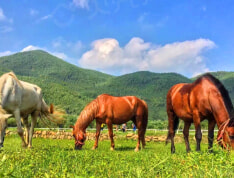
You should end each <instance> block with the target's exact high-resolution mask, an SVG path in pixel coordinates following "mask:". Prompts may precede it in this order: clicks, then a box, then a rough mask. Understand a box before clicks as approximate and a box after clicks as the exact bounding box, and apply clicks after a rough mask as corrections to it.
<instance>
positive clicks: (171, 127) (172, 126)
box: [166, 89, 179, 144]
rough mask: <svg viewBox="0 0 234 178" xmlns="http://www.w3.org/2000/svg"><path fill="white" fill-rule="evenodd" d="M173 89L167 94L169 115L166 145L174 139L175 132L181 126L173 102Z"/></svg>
mask: <svg viewBox="0 0 234 178" xmlns="http://www.w3.org/2000/svg"><path fill="white" fill-rule="evenodd" d="M171 91H172V90H171V89H170V90H169V91H168V93H167V115H168V134H167V139H166V144H168V142H169V141H170V140H171V138H172V137H174V133H175V131H176V130H177V129H178V126H179V118H178V117H177V116H176V115H175V113H174V110H173V106H172V101H171V99H172V98H171Z"/></svg>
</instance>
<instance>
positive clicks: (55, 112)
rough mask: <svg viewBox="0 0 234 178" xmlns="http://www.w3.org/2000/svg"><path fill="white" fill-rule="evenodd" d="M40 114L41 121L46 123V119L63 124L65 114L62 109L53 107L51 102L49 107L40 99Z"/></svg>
mask: <svg viewBox="0 0 234 178" xmlns="http://www.w3.org/2000/svg"><path fill="white" fill-rule="evenodd" d="M40 114H41V118H42V122H44V123H47V122H46V121H45V120H46V119H47V120H49V121H51V122H53V123H55V124H63V123H64V121H65V119H64V116H65V115H66V113H65V111H64V110H63V109H61V108H58V107H54V105H53V104H50V107H48V106H47V104H46V103H45V101H44V100H43V99H42V104H41V113H40ZM47 125H48V124H47Z"/></svg>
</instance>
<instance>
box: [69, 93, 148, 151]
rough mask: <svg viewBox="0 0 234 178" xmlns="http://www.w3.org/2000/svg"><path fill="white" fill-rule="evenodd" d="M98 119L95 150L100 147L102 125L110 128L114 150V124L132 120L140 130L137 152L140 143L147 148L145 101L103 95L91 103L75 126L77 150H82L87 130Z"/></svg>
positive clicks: (146, 109) (74, 134)
mask: <svg viewBox="0 0 234 178" xmlns="http://www.w3.org/2000/svg"><path fill="white" fill-rule="evenodd" d="M94 119H96V140H95V143H94V146H93V149H96V148H97V147H98V138H99V135H100V129H101V124H102V123H105V124H107V126H108V131H109V136H110V139H111V150H114V147H115V145H114V140H113V126H112V124H118V125H119V124H123V123H126V122H127V121H129V120H132V121H133V122H134V124H135V125H136V126H137V128H138V142H137V146H136V149H135V151H138V150H139V147H140V142H141V144H142V147H143V148H144V146H145V131H146V127H147V122H148V107H147V104H146V102H145V101H143V100H140V99H139V98H137V97H135V96H124V97H114V96H110V95H108V94H102V95H100V96H98V97H97V98H96V99H94V100H93V101H91V102H90V103H89V104H88V105H87V106H86V107H85V108H84V110H83V111H82V112H81V114H80V116H79V117H78V119H77V121H76V124H75V126H71V127H73V136H74V138H75V149H81V148H82V146H83V145H84V142H85V139H86V131H85V130H86V128H87V127H88V125H89V124H90V123H91V122H92V121H93V120H94Z"/></svg>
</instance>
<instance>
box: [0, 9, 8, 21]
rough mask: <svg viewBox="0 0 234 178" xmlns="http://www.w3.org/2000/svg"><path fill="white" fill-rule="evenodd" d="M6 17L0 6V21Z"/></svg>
mask: <svg viewBox="0 0 234 178" xmlns="http://www.w3.org/2000/svg"><path fill="white" fill-rule="evenodd" d="M6 19H7V18H6V16H5V15H4V12H3V10H2V8H0V21H4V20H6Z"/></svg>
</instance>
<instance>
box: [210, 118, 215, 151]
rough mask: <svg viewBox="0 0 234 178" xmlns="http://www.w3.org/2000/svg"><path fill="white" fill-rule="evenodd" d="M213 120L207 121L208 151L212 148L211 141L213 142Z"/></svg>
mask: <svg viewBox="0 0 234 178" xmlns="http://www.w3.org/2000/svg"><path fill="white" fill-rule="evenodd" d="M215 124H216V122H215V120H214V119H213V120H209V122H208V143H209V146H208V149H211V148H212V147H213V141H214V128H215Z"/></svg>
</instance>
